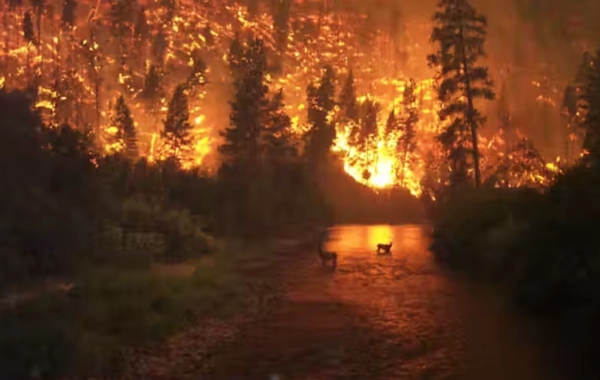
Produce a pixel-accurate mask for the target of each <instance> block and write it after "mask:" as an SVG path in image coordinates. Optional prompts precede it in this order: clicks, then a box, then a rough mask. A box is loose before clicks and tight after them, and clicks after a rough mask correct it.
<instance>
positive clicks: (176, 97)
mask: <svg viewBox="0 0 600 380" xmlns="http://www.w3.org/2000/svg"><path fill="white" fill-rule="evenodd" d="M189 119H190V111H189V107H188V98H187V95H186V93H185V85H184V84H180V85H178V86H177V87H176V88H175V92H174V93H173V97H172V98H171V101H170V102H169V109H168V110H167V118H166V119H165V121H164V129H163V132H162V138H163V139H164V140H165V142H166V143H167V145H168V147H169V148H170V149H171V156H172V157H177V156H178V155H179V153H180V152H181V150H182V149H183V148H185V147H189V146H190V145H191V143H192V134H191V132H192V125H191V124H190V121H189Z"/></svg>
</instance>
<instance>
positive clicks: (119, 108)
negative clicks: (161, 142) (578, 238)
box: [111, 95, 138, 160]
mask: <svg viewBox="0 0 600 380" xmlns="http://www.w3.org/2000/svg"><path fill="white" fill-rule="evenodd" d="M111 126H112V127H114V128H116V132H115V134H114V135H113V136H112V139H113V144H114V143H117V144H121V145H122V146H123V148H124V149H123V150H124V154H125V156H126V157H127V158H129V159H132V160H134V159H136V158H137V156H138V147H137V134H136V131H135V125H134V122H133V118H132V117H131V111H130V110H129V107H127V104H126V103H125V97H123V95H121V96H119V98H118V99H117V103H116V105H115V111H114V118H113V120H112V122H111Z"/></svg>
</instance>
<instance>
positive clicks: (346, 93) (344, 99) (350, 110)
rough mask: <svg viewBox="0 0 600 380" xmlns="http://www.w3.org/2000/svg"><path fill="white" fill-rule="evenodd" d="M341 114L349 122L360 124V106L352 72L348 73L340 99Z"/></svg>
mask: <svg viewBox="0 0 600 380" xmlns="http://www.w3.org/2000/svg"><path fill="white" fill-rule="evenodd" d="M338 103H339V105H340V114H341V116H342V117H343V118H344V119H346V120H347V121H353V122H355V123H358V104H357V101H356V86H355V85H354V74H353V72H352V70H350V72H349V73H348V77H346V81H345V82H344V86H343V87H342V90H341V91H340V98H339V102H338Z"/></svg>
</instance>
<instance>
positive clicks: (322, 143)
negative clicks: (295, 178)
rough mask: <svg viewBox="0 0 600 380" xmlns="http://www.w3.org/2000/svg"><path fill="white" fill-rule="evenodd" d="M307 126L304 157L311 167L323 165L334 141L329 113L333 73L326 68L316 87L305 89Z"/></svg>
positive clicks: (332, 94)
mask: <svg viewBox="0 0 600 380" xmlns="http://www.w3.org/2000/svg"><path fill="white" fill-rule="evenodd" d="M306 92H307V101H308V124H309V127H310V129H309V130H308V132H307V133H306V137H305V138H306V147H305V155H306V156H307V158H308V161H309V162H310V163H311V165H317V164H319V163H321V164H322V163H325V162H326V161H327V159H328V157H329V152H330V150H331V146H332V145H333V141H334V140H335V125H334V124H333V121H332V120H331V118H330V113H331V112H332V111H333V108H334V106H335V100H334V94H335V87H334V72H333V68H331V67H330V66H326V67H325V70H324V72H323V76H322V77H321V80H320V81H319V84H318V86H317V85H314V84H311V85H309V86H308V88H307V91H306Z"/></svg>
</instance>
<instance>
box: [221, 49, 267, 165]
mask: <svg viewBox="0 0 600 380" xmlns="http://www.w3.org/2000/svg"><path fill="white" fill-rule="evenodd" d="M234 41H235V40H234ZM238 43H239V41H238ZM238 43H235V44H233V45H232V48H231V49H230V52H231V53H230V65H232V70H234V72H235V73H236V75H235V76H234V88H235V95H234V99H233V101H232V102H231V113H230V116H229V127H228V128H227V129H226V130H225V131H224V132H223V133H222V136H223V137H224V138H225V143H224V144H223V145H221V146H220V147H219V150H220V152H221V154H222V155H223V156H224V158H225V161H226V162H227V165H229V166H230V167H233V168H236V169H242V168H248V170H254V169H256V168H257V167H258V166H257V165H258V163H259V160H260V156H261V155H262V148H261V140H262V136H263V132H264V128H265V125H266V123H267V117H268V106H269V98H268V92H269V88H268V86H267V85H266V83H265V75H266V70H267V58H266V52H265V49H264V45H263V41H262V40H260V39H251V40H250V41H249V42H248V45H247V47H246V48H244V47H243V46H242V45H241V43H239V44H238ZM238 49H241V50H238Z"/></svg>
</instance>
